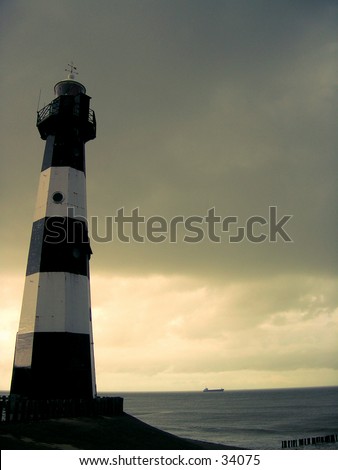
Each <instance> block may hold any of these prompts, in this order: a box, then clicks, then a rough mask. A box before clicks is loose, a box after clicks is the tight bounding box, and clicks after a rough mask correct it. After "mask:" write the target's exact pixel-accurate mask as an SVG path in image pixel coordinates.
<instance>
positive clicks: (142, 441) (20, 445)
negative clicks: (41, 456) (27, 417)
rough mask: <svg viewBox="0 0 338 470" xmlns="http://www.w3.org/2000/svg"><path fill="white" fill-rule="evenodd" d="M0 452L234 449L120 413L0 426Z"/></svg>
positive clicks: (3, 424)
mask: <svg viewBox="0 0 338 470" xmlns="http://www.w3.org/2000/svg"><path fill="white" fill-rule="evenodd" d="M0 448H1V449H31V450H38V449H41V450H42V449H44V450H47V449H68V450H71V449H80V450H100V449H102V450H104V449H106V450H110V449H121V450H128V449H138V450H141V449H145V450H148V449H149V450H155V449H163V450H166V449H177V450H213V449H234V447H228V446H224V445H221V444H212V443H209V442H201V441H193V440H190V439H183V438H180V437H177V436H174V435H173V434H169V433H167V432H164V431H161V430H159V429H156V428H154V427H152V426H149V425H148V424H145V423H143V422H142V421H140V420H138V419H137V418H134V417H133V416H130V415H128V414H126V413H123V414H122V415H121V416H113V417H104V416H102V417H95V418H61V419H49V420H44V421H35V422H25V423H1V425H0Z"/></svg>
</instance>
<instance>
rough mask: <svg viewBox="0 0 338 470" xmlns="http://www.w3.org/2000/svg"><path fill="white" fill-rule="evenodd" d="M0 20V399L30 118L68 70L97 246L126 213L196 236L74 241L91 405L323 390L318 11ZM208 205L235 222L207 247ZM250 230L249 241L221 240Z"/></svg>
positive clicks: (332, 286)
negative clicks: (87, 318)
mask: <svg viewBox="0 0 338 470" xmlns="http://www.w3.org/2000/svg"><path fill="white" fill-rule="evenodd" d="M1 22H2V25H1V31H2V41H1V61H2V69H3V71H4V72H3V77H2V80H1V86H0V92H1V100H2V101H1V102H2V109H1V113H2V122H3V125H2V127H1V129H0V133H1V142H2V159H1V163H2V165H1V176H0V178H1V196H2V197H1V202H0V203H1V214H2V244H1V260H2V264H1V271H0V276H1V283H0V286H1V299H2V302H1V306H0V309H1V318H2V329H1V332H0V348H1V350H0V365H1V370H2V373H1V376H0V388H1V389H3V390H7V389H8V388H9V386H10V380H11V370H12V362H13V354H14V343H15V334H16V331H17V329H18V324H19V318H20V308H21V300H22V294H23V285H24V278H25V269H26V262H27V254H28V247H29V240H30V231H31V225H32V218H33V212H34V204H35V197H36V191H37V185H38V178H39V173H40V168H41V161H42V156H43V150H44V142H43V141H42V140H41V139H40V137H39V135H38V131H37V129H36V128H35V118H36V116H35V112H36V108H37V101H38V98H39V96H40V99H39V105H38V106H39V107H40V108H41V107H42V106H43V105H44V104H47V103H49V102H50V101H51V100H52V99H53V87H54V84H55V83H56V82H57V81H59V80H61V79H63V78H65V75H66V72H64V68H65V67H66V65H67V63H68V62H69V61H70V60H74V62H75V63H76V65H77V66H78V70H79V72H80V74H79V76H78V79H79V81H81V82H82V83H83V84H84V85H85V86H86V88H87V94H88V95H90V96H92V101H91V107H92V108H93V109H94V110H95V112H96V117H97V123H98V132H97V138H96V140H94V141H92V142H89V143H88V144H87V145H86V163H87V197H88V213H89V215H90V217H91V218H92V219H91V220H90V226H91V227H92V228H93V217H96V218H97V221H98V230H99V233H100V234H101V236H103V235H104V234H105V233H106V228H107V220H108V221H109V220H111V219H109V218H111V217H115V216H116V214H117V211H118V210H119V209H120V208H123V209H124V212H125V214H126V215H127V216H129V215H130V214H131V213H132V211H133V210H134V209H136V208H138V211H139V214H141V215H142V216H144V217H145V219H149V218H150V217H155V216H156V217H160V218H161V219H163V220H165V221H168V222H169V221H170V220H172V219H173V218H175V217H178V216H182V217H183V218H185V219H187V218H189V217H193V218H195V219H194V222H193V220H192V219H191V222H192V225H190V229H191V231H190V233H189V234H188V235H193V234H194V233H195V234H196V233H197V232H196V227H200V228H203V230H205V232H204V233H205V236H204V238H203V240H199V241H194V242H192V243H191V242H190V243H188V242H187V241H184V240H183V236H184V229H183V228H182V226H179V227H178V228H177V240H176V241H174V242H172V241H171V242H170V241H169V240H168V239H165V240H161V242H156V241H149V240H145V241H144V242H140V241H135V240H130V242H129V243H124V242H123V241H121V240H119V239H118V236H117V235H118V234H117V232H116V227H115V226H114V230H115V231H114V232H113V239H112V240H111V239H110V240H106V241H105V242H102V241H98V240H95V237H92V250H93V256H92V259H91V290H92V311H93V325H94V342H95V344H94V348H95V362H96V377H97V385H98V389H99V390H100V391H122V390H130V391H134V390H135V391H137V390H149V391H151V390H200V389H202V388H204V387H206V386H207V387H224V388H229V389H240V388H269V387H292V386H317V385H337V383H338V372H337V368H338V363H337V357H338V354H337V353H338V346H337V345H338V307H337V306H338V294H337V281H338V260H337V235H338V233H337V197H336V195H337V174H338V172H337V170H338V168H337V165H338V159H337V149H338V145H337V144H338V138H337V132H336V126H337V109H338V103H337V67H338V65H337V64H338V60H337V54H338V5H337V2H335V1H333V0H332V1H330V0H321V1H314V0H312V1H311V0H310V1H303V0H295V1H293V2H285V1H281V0H276V1H274V2H271V1H267V0H266V1H265V0H262V1H260V0H257V1H251V0H237V1H233V0H222V1H220V0H210V1H202V0H183V1H181V0H180V1H179V0H171V1H169V0H156V1H155V0H139V1H137V0H113V1H110V0H101V1H100V2H95V1H91V0H85V1H80V0H70V1H69V0H68V1H66V0H56V1H55V0H54V1H53V2H49V1H42V0H32V1H30V2H25V1H23V0H14V1H13V0H11V1H9V0H4V1H3V2H2V4H1ZM40 90H41V92H40ZM269 207H277V211H278V219H281V218H282V217H283V216H285V215H291V216H292V217H291V218H290V220H289V221H288V222H287V223H286V224H285V226H284V228H285V230H286V231H287V233H288V234H289V236H290V238H291V239H292V242H286V241H285V240H283V238H282V237H281V236H279V235H278V236H277V237H276V240H275V241H271V237H270V240H269V230H270V229H271V220H270V221H269V217H270V215H271V213H270V212H269V211H270V209H269ZM211 208H215V212H216V214H218V215H219V216H220V217H221V219H222V220H223V219H224V218H225V217H237V220H238V223H237V225H235V224H233V225H232V226H231V229H229V231H228V232H226V231H225V232H222V234H221V235H222V236H221V240H220V241H219V242H214V241H213V240H211V239H210V236H209V237H208V236H207V232H206V225H205V223H204V224H199V223H198V220H201V219H200V218H204V217H205V216H206V215H207V213H208V210H210V209H211ZM252 217H259V219H257V220H259V221H260V223H259V222H256V223H255V224H254V225H252V227H251V228H252V234H253V236H259V235H260V234H265V235H266V237H265V238H264V240H261V241H260V242H259V243H258V242H255V240H254V241H253V240H250V237H249V239H248V237H247V233H246V237H244V239H243V240H238V241H237V242H234V241H232V242H230V240H229V237H231V236H233V237H234V236H235V235H236V230H237V228H238V227H246V228H247V227H248V225H247V221H248V220H250V218H252ZM107 218H108V219H107ZM263 219H264V220H266V221H267V223H266V224H265V225H262V223H261V222H262V220H263ZM203 220H204V221H205V219H203ZM251 220H252V219H251ZM269 223H270V225H269ZM154 226H157V227H158V224H157V225H156V224H154ZM193 227H195V232H193V230H194V229H193ZM218 228H219V227H218ZM162 229H163V226H162ZM128 230H129V231H128ZM126 233H129V234H130V233H131V232H130V227H129V228H127V229H126ZM199 233H201V232H199ZM185 234H187V232H185ZM209 235H210V233H209Z"/></svg>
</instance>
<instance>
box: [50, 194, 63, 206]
mask: <svg viewBox="0 0 338 470" xmlns="http://www.w3.org/2000/svg"><path fill="white" fill-rule="evenodd" d="M52 198H53V201H54V202H55V204H61V202H62V201H63V200H64V196H63V194H62V193H59V192H56V193H54V194H53V196H52Z"/></svg>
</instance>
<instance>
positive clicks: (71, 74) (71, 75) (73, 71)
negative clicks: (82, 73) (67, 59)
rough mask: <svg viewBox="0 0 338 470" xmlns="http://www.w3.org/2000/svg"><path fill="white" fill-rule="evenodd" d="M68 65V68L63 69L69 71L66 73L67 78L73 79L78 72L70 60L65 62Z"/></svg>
mask: <svg viewBox="0 0 338 470" xmlns="http://www.w3.org/2000/svg"><path fill="white" fill-rule="evenodd" d="M67 65H68V67H69V68H68V69H65V72H69V74H68V78H69V79H70V80H74V79H75V75H78V74H79V72H77V67H75V65H74V63H73V61H71V63H70V64H67Z"/></svg>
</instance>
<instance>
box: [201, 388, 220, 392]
mask: <svg viewBox="0 0 338 470" xmlns="http://www.w3.org/2000/svg"><path fill="white" fill-rule="evenodd" d="M203 392H224V388H205V389H204V390H203Z"/></svg>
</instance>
